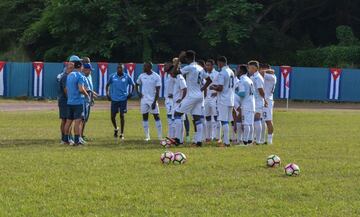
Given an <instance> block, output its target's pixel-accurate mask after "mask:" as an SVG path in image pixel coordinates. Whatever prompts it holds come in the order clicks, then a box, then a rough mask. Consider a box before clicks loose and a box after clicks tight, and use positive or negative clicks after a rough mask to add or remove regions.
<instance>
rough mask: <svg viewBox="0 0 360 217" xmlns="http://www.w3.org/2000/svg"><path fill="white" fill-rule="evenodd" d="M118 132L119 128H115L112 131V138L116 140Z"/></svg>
mask: <svg viewBox="0 0 360 217" xmlns="http://www.w3.org/2000/svg"><path fill="white" fill-rule="evenodd" d="M118 132H119V128H116V129H115V130H114V138H117V137H118Z"/></svg>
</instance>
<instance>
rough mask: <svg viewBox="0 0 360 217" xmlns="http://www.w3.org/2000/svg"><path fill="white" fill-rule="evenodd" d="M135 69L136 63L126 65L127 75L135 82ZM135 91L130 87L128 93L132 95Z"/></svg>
mask: <svg viewBox="0 0 360 217" xmlns="http://www.w3.org/2000/svg"><path fill="white" fill-rule="evenodd" d="M135 68H136V63H126V64H125V69H126V72H127V74H128V75H129V76H130V78H131V79H132V80H133V81H134V82H136V81H135ZM132 91H133V90H132V88H131V86H129V89H128V92H129V93H131V92H132Z"/></svg>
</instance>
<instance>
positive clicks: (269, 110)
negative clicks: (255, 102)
mask: <svg viewBox="0 0 360 217" xmlns="http://www.w3.org/2000/svg"><path fill="white" fill-rule="evenodd" d="M267 102H268V106H267V107H264V110H263V111H264V112H263V119H264V120H265V121H272V119H273V110H274V101H273V100H268V101H267Z"/></svg>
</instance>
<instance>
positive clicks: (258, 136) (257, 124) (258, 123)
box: [254, 120, 262, 144]
mask: <svg viewBox="0 0 360 217" xmlns="http://www.w3.org/2000/svg"><path fill="white" fill-rule="evenodd" d="M261 131H262V126H261V120H257V121H255V122H254V132H255V139H256V143H258V144H260V143H261Z"/></svg>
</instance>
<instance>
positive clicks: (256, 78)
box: [251, 72, 264, 100]
mask: <svg viewBox="0 0 360 217" xmlns="http://www.w3.org/2000/svg"><path fill="white" fill-rule="evenodd" d="M251 80H252V81H253V83H254V87H255V93H254V96H255V100H262V97H261V96H260V92H259V88H264V78H263V77H262V76H261V75H260V73H259V72H255V73H254V75H253V76H251Z"/></svg>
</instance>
